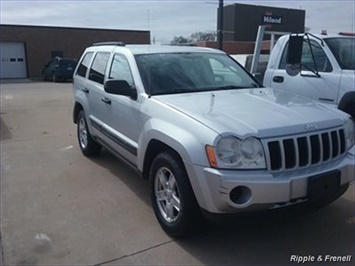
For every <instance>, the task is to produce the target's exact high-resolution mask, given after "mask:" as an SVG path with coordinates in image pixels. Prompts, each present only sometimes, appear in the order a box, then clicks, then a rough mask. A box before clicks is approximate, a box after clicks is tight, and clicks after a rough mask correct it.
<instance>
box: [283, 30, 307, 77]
mask: <svg viewBox="0 0 355 266" xmlns="http://www.w3.org/2000/svg"><path fill="white" fill-rule="evenodd" d="M302 48H303V34H302V35H299V34H291V35H290V38H289V41H288V48H287V57H286V72H287V74H289V75H290V76H296V75H297V74H298V73H300V71H301V58H302Z"/></svg>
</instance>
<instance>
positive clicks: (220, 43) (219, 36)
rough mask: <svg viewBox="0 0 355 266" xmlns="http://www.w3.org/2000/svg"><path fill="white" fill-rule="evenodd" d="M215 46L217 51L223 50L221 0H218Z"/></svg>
mask: <svg viewBox="0 0 355 266" xmlns="http://www.w3.org/2000/svg"><path fill="white" fill-rule="evenodd" d="M217 44H218V49H219V50H223V0H219V5H218V22H217Z"/></svg>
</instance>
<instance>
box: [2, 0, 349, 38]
mask: <svg viewBox="0 0 355 266" xmlns="http://www.w3.org/2000/svg"><path fill="white" fill-rule="evenodd" d="M233 3H243V4H251V5H262V6H274V7H284V8H293V9H303V10H305V11H306V22H305V26H306V27H309V28H310V31H311V32H313V33H320V32H321V30H327V31H328V33H337V32H340V31H347V32H349V31H351V32H355V26H354V12H355V11H354V10H355V1H354V0H338V1H337V0H332V1H330V0H308V1H294V0H289V1H287V0H284V1H281V0H274V1H260V0H259V1H231V0H224V5H230V4H233ZM0 5H1V6H0V24H15V25H41V26H65V27H84V28H108V29H128V30H150V31H151V38H152V39H153V38H154V39H155V42H156V43H162V44H164V43H170V41H171V40H172V39H173V37H174V36H185V37H186V36H189V35H190V34H191V33H194V32H199V31H202V32H211V31H216V28H217V7H218V0H203V1H202V0H195V1H194V0H178V1H168V0H160V1H159V0H156V1H148V0H146V1H144V0H141V1H119V0H108V1H104V0H102V1H97V0H96V1H92V0H85V1H83V0H76V1H69V0H61V1H55V0H42V1H41V0H37V1H33V0H32V1H31V0H20V1H18V0H0Z"/></svg>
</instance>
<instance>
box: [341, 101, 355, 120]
mask: <svg viewBox="0 0 355 266" xmlns="http://www.w3.org/2000/svg"><path fill="white" fill-rule="evenodd" d="M344 112H345V113H348V114H349V115H351V117H352V118H353V119H355V100H354V101H352V102H350V103H348V105H347V106H346V107H345V109H344Z"/></svg>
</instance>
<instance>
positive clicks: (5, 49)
mask: <svg viewBox="0 0 355 266" xmlns="http://www.w3.org/2000/svg"><path fill="white" fill-rule="evenodd" d="M0 56H1V61H0V78H26V77H27V71H26V55H25V44H24V43H23V42H0Z"/></svg>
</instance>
